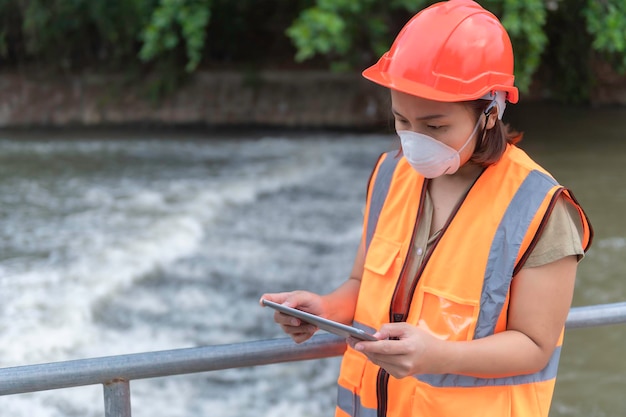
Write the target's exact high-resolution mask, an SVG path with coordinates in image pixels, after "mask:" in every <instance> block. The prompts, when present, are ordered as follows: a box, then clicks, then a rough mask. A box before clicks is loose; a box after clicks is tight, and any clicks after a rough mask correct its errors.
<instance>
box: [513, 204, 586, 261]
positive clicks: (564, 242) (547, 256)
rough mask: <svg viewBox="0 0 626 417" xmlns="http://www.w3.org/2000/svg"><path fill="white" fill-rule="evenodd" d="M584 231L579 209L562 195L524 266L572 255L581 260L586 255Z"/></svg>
mask: <svg viewBox="0 0 626 417" xmlns="http://www.w3.org/2000/svg"><path fill="white" fill-rule="evenodd" d="M583 233H584V232H583V227H582V222H581V219H580V215H579V214H578V210H577V209H576V207H574V205H572V204H571V203H570V202H569V201H568V200H566V198H565V197H563V196H561V197H560V198H559V199H558V200H557V202H556V204H555V206H554V209H553V210H552V213H551V214H550V218H549V219H548V223H547V224H546V227H545V228H544V230H543V233H542V234H541V236H540V238H539V241H538V242H537V245H536V246H535V248H534V249H533V251H532V252H531V254H530V256H529V257H528V259H527V260H526V263H525V264H524V268H532V267H537V266H541V265H546V264H549V263H550V262H554V261H557V260H559V259H561V258H564V257H566V256H571V255H576V256H577V257H578V260H579V261H580V260H581V259H582V258H583V256H584V255H585V251H584V249H583V245H582V237H583Z"/></svg>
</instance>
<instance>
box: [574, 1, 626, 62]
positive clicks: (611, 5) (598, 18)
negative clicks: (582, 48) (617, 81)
mask: <svg viewBox="0 0 626 417" xmlns="http://www.w3.org/2000/svg"><path fill="white" fill-rule="evenodd" d="M584 15H585V18H586V19H587V30H588V31H589V33H591V34H592V35H593V37H594V40H593V48H594V49H595V50H596V51H598V52H600V53H601V54H604V55H605V57H606V58H607V59H609V60H610V61H611V62H612V63H613V64H614V66H615V67H616V68H617V69H618V70H619V71H621V72H626V1H624V0H588V2H587V7H586V9H585V11H584Z"/></svg>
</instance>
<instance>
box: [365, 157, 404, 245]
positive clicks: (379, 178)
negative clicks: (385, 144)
mask: <svg viewBox="0 0 626 417" xmlns="http://www.w3.org/2000/svg"><path fill="white" fill-rule="evenodd" d="M395 152H397V151H394V153H395ZM399 160H400V157H395V156H394V155H392V152H387V154H386V157H385V160H384V161H383V162H382V163H381V164H380V167H379V168H378V172H377V173H376V179H375V181H374V188H373V189H372V198H370V211H369V216H368V217H367V232H366V235H365V252H366V253H367V250H368V249H369V247H370V243H371V242H372V237H373V236H374V231H375V230H376V225H377V224H378V217H379V216H380V211H381V210H382V208H383V205H384V204H385V200H386V199H387V193H389V185H390V184H391V178H392V177H393V173H394V171H395V170H396V165H398V161H399Z"/></svg>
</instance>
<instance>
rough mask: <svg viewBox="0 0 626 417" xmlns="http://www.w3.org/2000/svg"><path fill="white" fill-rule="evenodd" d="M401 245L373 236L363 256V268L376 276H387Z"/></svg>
mask: <svg viewBox="0 0 626 417" xmlns="http://www.w3.org/2000/svg"><path fill="white" fill-rule="evenodd" d="M400 246H401V244H400V243H398V242H394V241H391V240H387V239H385V238H382V237H380V236H378V235H374V237H373V238H372V242H371V243H370V246H369V248H368V250H367V255H366V256H365V265H364V268H365V269H367V270H369V271H371V272H373V273H375V274H377V275H387V272H388V271H389V269H390V268H391V267H392V266H393V265H394V263H396V259H397V258H398V254H399V253H400Z"/></svg>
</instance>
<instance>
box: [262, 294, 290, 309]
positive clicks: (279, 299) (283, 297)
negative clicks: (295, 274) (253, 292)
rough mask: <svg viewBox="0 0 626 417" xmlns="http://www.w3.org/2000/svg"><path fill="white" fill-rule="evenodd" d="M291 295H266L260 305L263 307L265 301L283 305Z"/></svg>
mask: <svg viewBox="0 0 626 417" xmlns="http://www.w3.org/2000/svg"><path fill="white" fill-rule="evenodd" d="M289 294H291V293H289V292H277V293H266V294H263V295H262V296H261V299H260V300H259V304H261V306H263V300H268V301H272V302H274V303H278V304H282V303H284V302H285V300H287V298H289ZM263 307H265V306H263Z"/></svg>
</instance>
